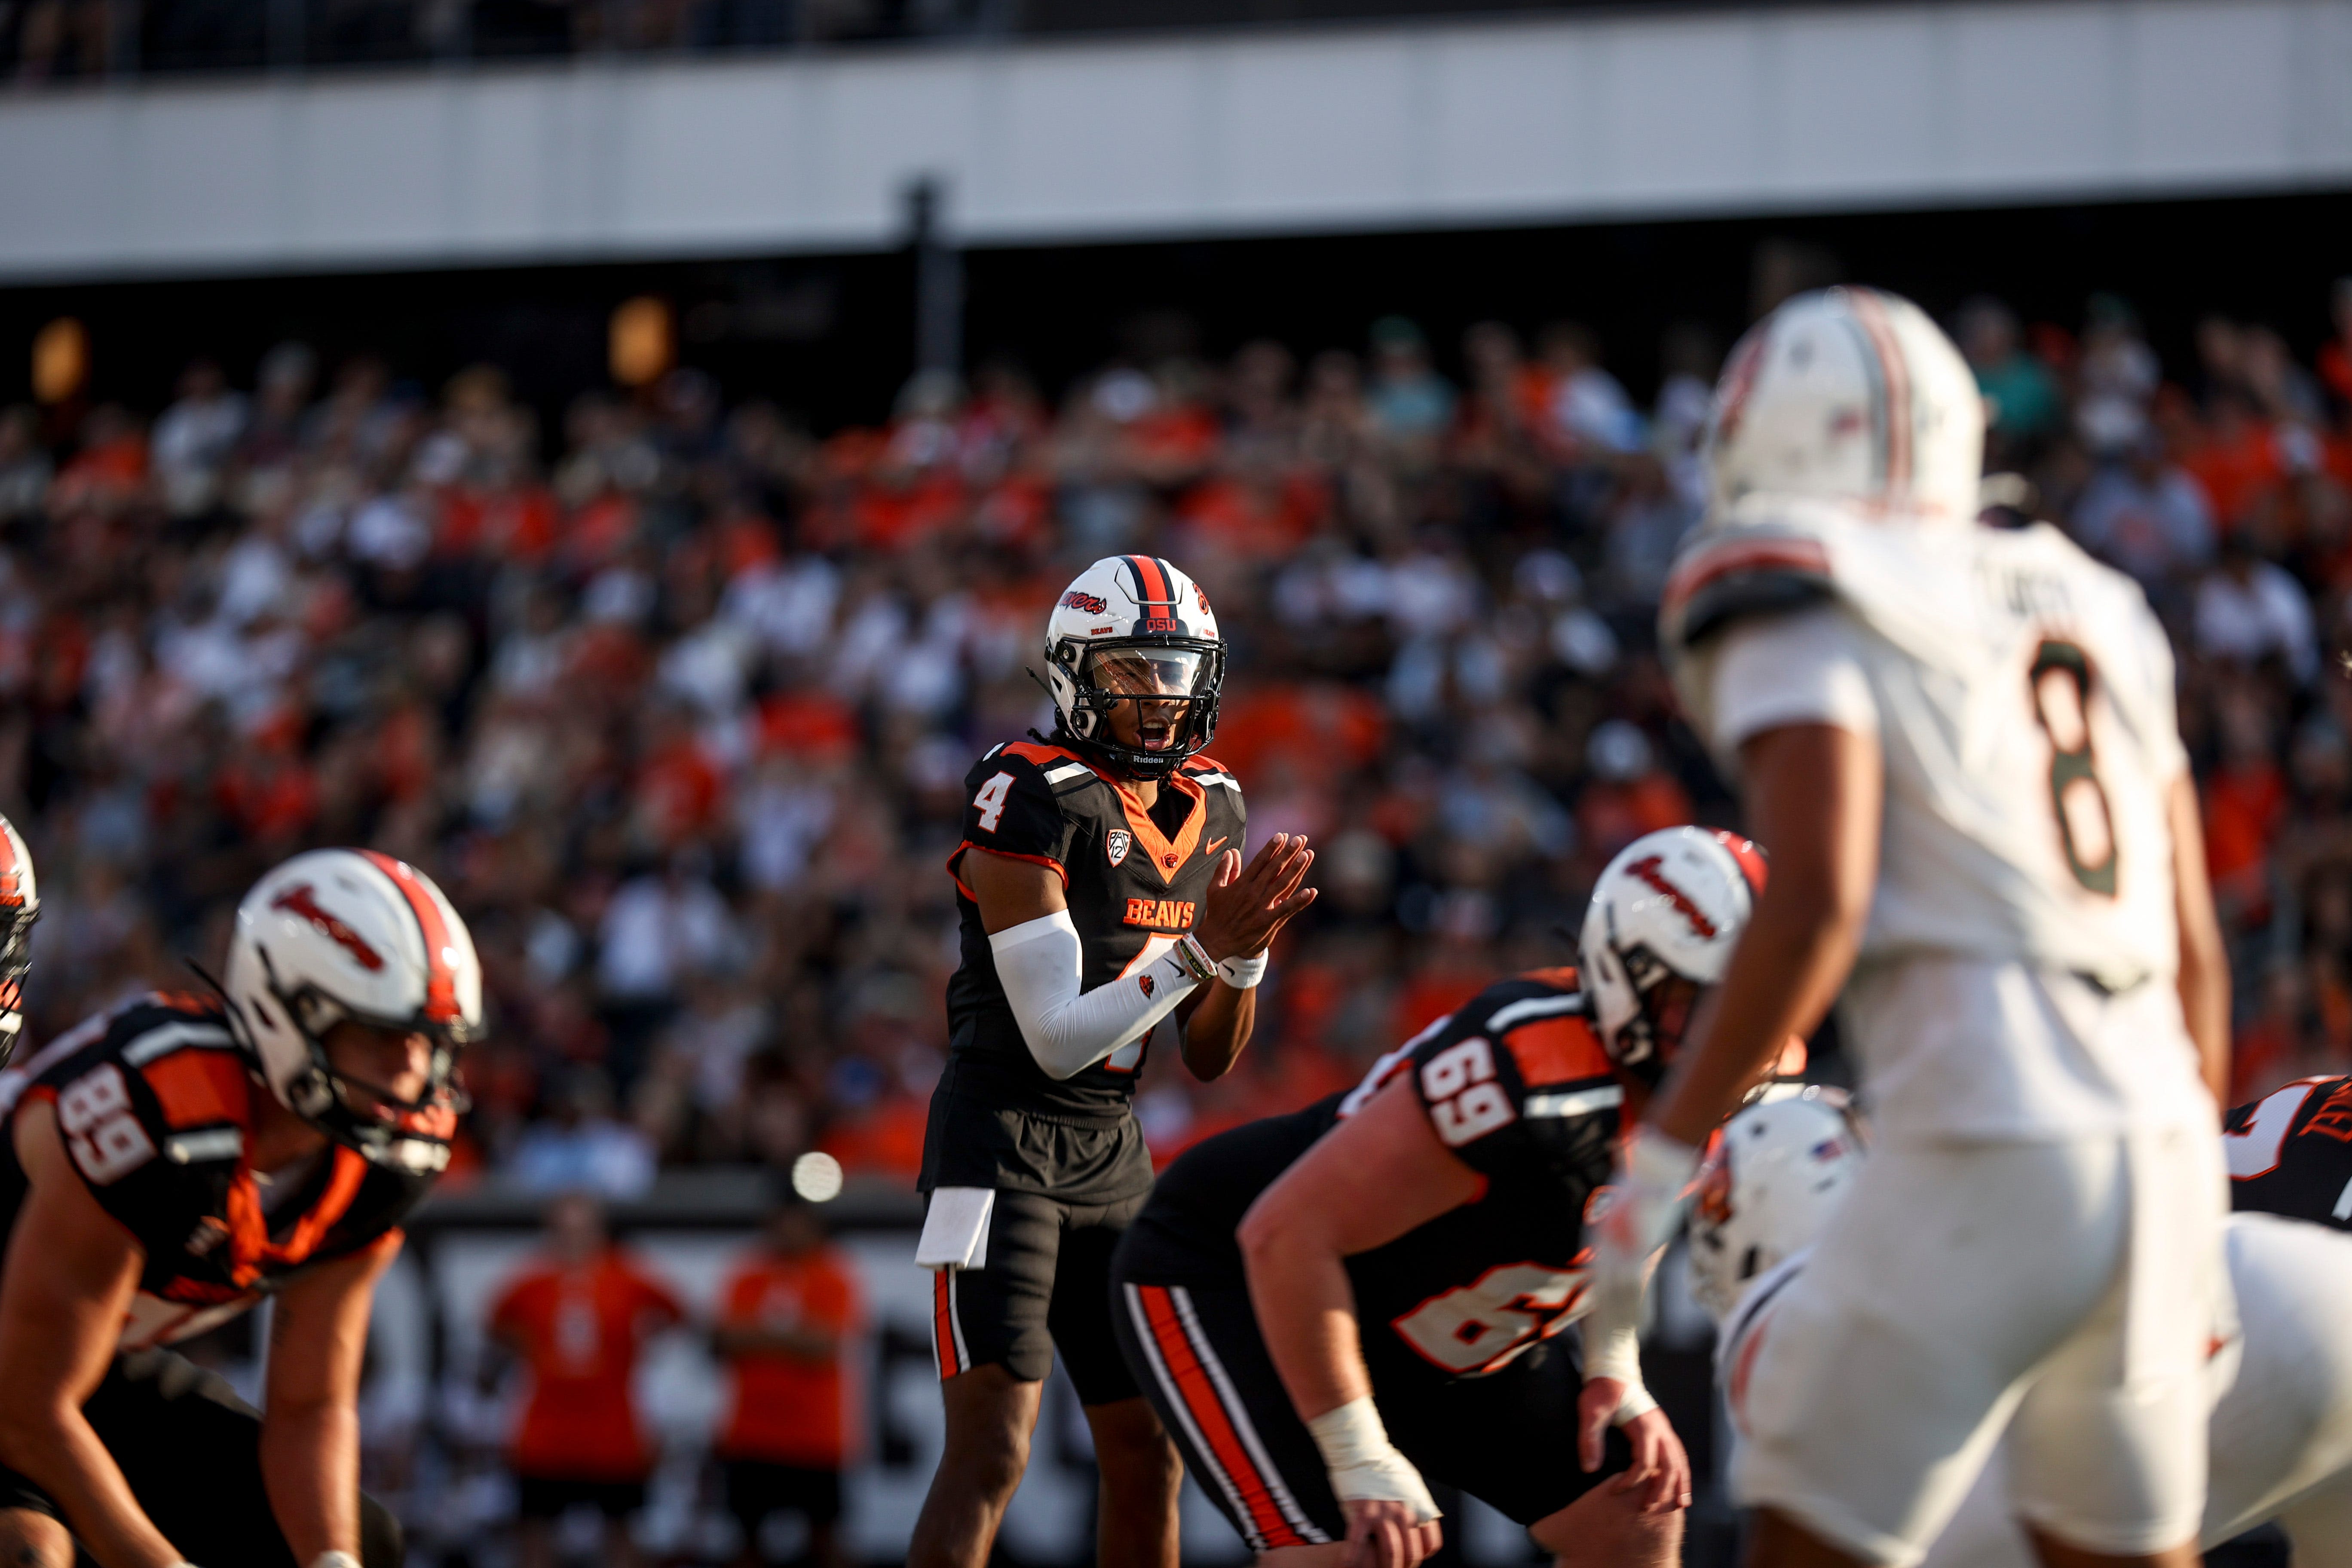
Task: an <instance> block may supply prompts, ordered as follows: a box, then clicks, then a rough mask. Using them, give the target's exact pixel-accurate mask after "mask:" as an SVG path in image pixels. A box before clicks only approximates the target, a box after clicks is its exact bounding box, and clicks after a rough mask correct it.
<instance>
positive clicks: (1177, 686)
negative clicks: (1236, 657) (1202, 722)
mask: <svg viewBox="0 0 2352 1568" xmlns="http://www.w3.org/2000/svg"><path fill="white" fill-rule="evenodd" d="M1207 665H1208V656H1207V655H1205V654H1203V653H1202V652H1201V651H1200V650H1198V649H1197V648H1182V647H1113V648H1103V649H1100V650H1099V651H1097V652H1094V653H1091V654H1089V655H1088V656H1087V684H1088V685H1090V686H1092V687H1094V688H1095V689H1097V690H1098V691H1106V692H1108V693H1110V694H1111V695H1112V696H1114V697H1191V696H1192V695H1193V693H1194V692H1195V691H1197V690H1198V689H1200V683H1201V678H1202V671H1203V670H1204V669H1205V668H1207Z"/></svg>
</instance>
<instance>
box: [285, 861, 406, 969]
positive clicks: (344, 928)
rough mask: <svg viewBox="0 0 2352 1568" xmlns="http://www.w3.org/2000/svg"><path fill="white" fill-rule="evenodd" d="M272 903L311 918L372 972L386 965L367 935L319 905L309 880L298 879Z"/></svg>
mask: <svg viewBox="0 0 2352 1568" xmlns="http://www.w3.org/2000/svg"><path fill="white" fill-rule="evenodd" d="M269 907H270V908H271V909H273V910H285V911H286V912H287V913H288V914H292V915H299V916H301V917H302V918H303V919H304V920H306V921H310V923H311V924H312V925H314V926H317V927H318V928H319V929H320V931H324V932H325V933H326V934H327V936H328V937H329V938H330V939H331V940H332V941H333V942H335V943H336V944H337V945H338V946H340V947H341V948H342V949H343V950H344V951H345V952H349V953H350V954H351V955H352V957H353V958H355V959H357V960H359V964H360V967H361V968H362V969H364V970H366V971H368V972H369V973H374V972H375V971H377V970H379V969H382V968H383V954H382V953H380V952H376V950H375V949H374V948H373V947H370V946H369V945H368V943H367V941H366V939H365V938H363V937H362V936H361V935H360V933H359V932H357V931H353V930H352V928H351V927H350V926H348V925H346V924H344V923H343V922H342V921H341V920H340V919H338V918H337V917H335V916H333V915H331V914H329V913H328V912H327V911H326V910H323V909H320V907H319V900H318V899H317V897H316V896H315V895H313V894H312V893H311V891H310V883H308V882H297V883H295V884H294V885H293V886H292V887H290V888H289V889H286V890H285V891H284V892H282V893H280V894H278V896H277V897H276V898H274V899H272V900H269Z"/></svg>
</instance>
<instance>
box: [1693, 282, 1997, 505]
mask: <svg viewBox="0 0 2352 1568" xmlns="http://www.w3.org/2000/svg"><path fill="white" fill-rule="evenodd" d="M1706 455H1707V464H1708V470H1709V473H1710V476H1711V479H1712V483H1713V486H1714V499H1715V506H1716V510H1717V513H1718V514H1720V513H1721V512H1722V511H1723V510H1726V509H1728V508H1729V507H1731V506H1732V505H1733V504H1735V503H1736V502H1738V501H1739V500H1742V499H1744V498H1745V497H1748V496H1750V495H1780V496H1797V497H1805V498H1811V499H1818V500H1843V501H1853V502H1859V503H1862V504H1864V505H1867V506H1870V507H1872V508H1874V509H1877V510H1886V511H1889V512H1897V513H1906V514H1917V515H1919V516H1922V517H1926V518H1930V519H1934V520H1938V521H1955V522H1966V521H1970V520H1972V519H1974V518H1975V517H1976V515H1977V510H1978V507H1977V489H1978V482H1979V479H1980V478H1981V477H1982V473H1983V468H1984V398H1983V396H1982V395H1981V394H1979V392H1978V390H1977V381H1976V376H1975V374H1973V373H1971V372H1970V371H1969V365H1968V362H1967V361H1966V360H1964V359H1962V358H1961V357H1960V351H1959V350H1958V349H1957V348H1955V347H1954V346H1953V345H1952V340H1951V339H1950V338H1948V337H1946V336H1945V335H1944V331H1943V329H1942V328H1941V327H1938V326H1937V325H1936V323H1935V322H1934V321H1930V320H1929V319H1928V317H1927V312H1926V311H1924V310H1920V309H1919V307H1918V306H1916V305H1914V304H1913V303H1912V302H1911V301H1910V300H1906V299H1904V298H1902V297H1901V296H1900V295H1896V294H1887V293H1882V292H1881V291H1879V290H1878V289H1822V290H1820V291H1818V292H1816V293H1811V294H1800V295H1798V296H1797V297H1796V298H1794V299H1792V300H1789V301H1788V302H1787V303H1785V304H1783V305H1782V306H1781V307H1780V309H1779V310H1775V311H1773V312H1772V313H1771V314H1770V315H1769V316H1767V317H1766V318H1765V319H1764V320H1763V321H1759V322H1758V323H1757V324H1756V325H1755V326H1753V327H1751V328H1749V329H1748V335H1747V336H1746V337H1744V338H1742V339H1740V340H1739V344H1738V347H1736V348H1734V349H1733V350H1732V351H1731V357H1730V358H1729V359H1728V360H1727V361H1726V362H1725V363H1724V367H1723V374H1722V376H1721V377H1720V378H1719V379H1718V380H1717V383H1716V387H1715V406H1714V410H1713V413H1712V414H1711V416H1710V417H1709V420H1708V425H1707V437H1706Z"/></svg>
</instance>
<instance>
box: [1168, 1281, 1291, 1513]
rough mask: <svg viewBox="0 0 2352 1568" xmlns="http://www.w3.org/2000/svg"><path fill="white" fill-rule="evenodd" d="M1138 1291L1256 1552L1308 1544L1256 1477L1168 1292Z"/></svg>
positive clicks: (1268, 1490)
mask: <svg viewBox="0 0 2352 1568" xmlns="http://www.w3.org/2000/svg"><path fill="white" fill-rule="evenodd" d="M1138 1289H1139V1292H1140V1293H1141V1295H1142V1297H1143V1310H1144V1313H1145V1315H1146V1316H1147V1317H1148V1318H1149V1319H1150V1322H1151V1337H1152V1340H1153V1342H1155V1343H1157V1344H1158V1345H1159V1347H1160V1360H1161V1361H1162V1362H1164V1363H1167V1366H1168V1375H1169V1376H1171V1377H1172V1378H1174V1379H1175V1380H1176V1387H1177V1390H1178V1391H1179V1392H1180V1393H1181V1394H1182V1396H1183V1400H1184V1407H1185V1408H1186V1409H1187V1410H1189V1411H1191V1412H1192V1423H1193V1425H1194V1426H1197V1427H1198V1428H1199V1429H1200V1433H1201V1440H1202V1442H1204V1443H1206V1444H1208V1446H1209V1452H1210V1454H1211V1456H1212V1457H1213V1458H1215V1459H1216V1461H1217V1463H1218V1464H1219V1465H1220V1466H1222V1467H1223V1468H1224V1472H1225V1474H1226V1476H1227V1477H1228V1478H1229V1479H1231V1480H1232V1482H1233V1489H1234V1493H1235V1494H1236V1495H1237V1497H1238V1498H1239V1500H1240V1502H1241V1505H1242V1508H1243V1510H1244V1511H1245V1512H1247V1513H1248V1515H1249V1517H1250V1521H1251V1523H1253V1524H1255V1526H1256V1527H1257V1532H1258V1534H1259V1535H1260V1536H1261V1537H1263V1538H1264V1541H1265V1544H1264V1545H1263V1546H1261V1547H1259V1548H1258V1550H1260V1551H1262V1552H1263V1551H1270V1550H1272V1549H1273V1548H1275V1547H1277V1546H1307V1545H1311V1544H1313V1543H1312V1542H1309V1541H1308V1540H1307V1538H1306V1537H1305V1536H1304V1535H1301V1534H1300V1533H1298V1531H1297V1528H1296V1527H1295V1526H1293V1525H1292V1524H1291V1522H1290V1521H1288V1520H1286V1519H1285V1518H1283V1517H1282V1510H1281V1508H1280V1507H1279V1506H1278V1505H1277V1504H1276V1502H1275V1500H1274V1489H1273V1488H1272V1487H1270V1486H1268V1485H1267V1484H1266V1480H1265V1477H1264V1476H1262V1475H1260V1474H1259V1473H1258V1468H1257V1466H1256V1465H1255V1464H1254V1463H1252V1462H1251V1459H1250V1456H1249V1449H1248V1448H1247V1447H1245V1446H1244V1444H1243V1442H1242V1440H1241V1435H1240V1434H1239V1433H1237V1432H1235V1431H1234V1424H1233V1420H1232V1418H1231V1417H1230V1416H1229V1415H1227V1414H1226V1412H1225V1405H1224V1401H1223V1400H1222V1399H1220V1398H1218V1397H1217V1388H1216V1384H1213V1383H1212V1382H1211V1381H1210V1379H1209V1374H1208V1372H1207V1370H1206V1369H1205V1368H1203V1367H1202V1365H1201V1358H1200V1356H1199V1354H1198V1353H1197V1352H1194V1350H1193V1349H1192V1339H1191V1338H1190V1337H1189V1336H1188V1335H1187V1334H1186V1333H1185V1332H1184V1325H1183V1323H1182V1321H1180V1320H1179V1319H1178V1317H1177V1315H1176V1303H1175V1302H1174V1300H1171V1298H1170V1296H1169V1294H1168V1290H1167V1288H1166V1287H1165V1286H1160V1285H1144V1286H1139V1287H1138Z"/></svg>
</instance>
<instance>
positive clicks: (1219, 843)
mask: <svg viewBox="0 0 2352 1568" xmlns="http://www.w3.org/2000/svg"><path fill="white" fill-rule="evenodd" d="M1227 837H1231V836H1230V835H1228V836H1227ZM1223 847H1225V841H1224V839H1223V838H1212V839H1210V840H1209V848H1208V853H1210V854H1212V855H1214V854H1215V853H1216V852H1217V851H1218V850H1220V849H1223Z"/></svg>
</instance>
